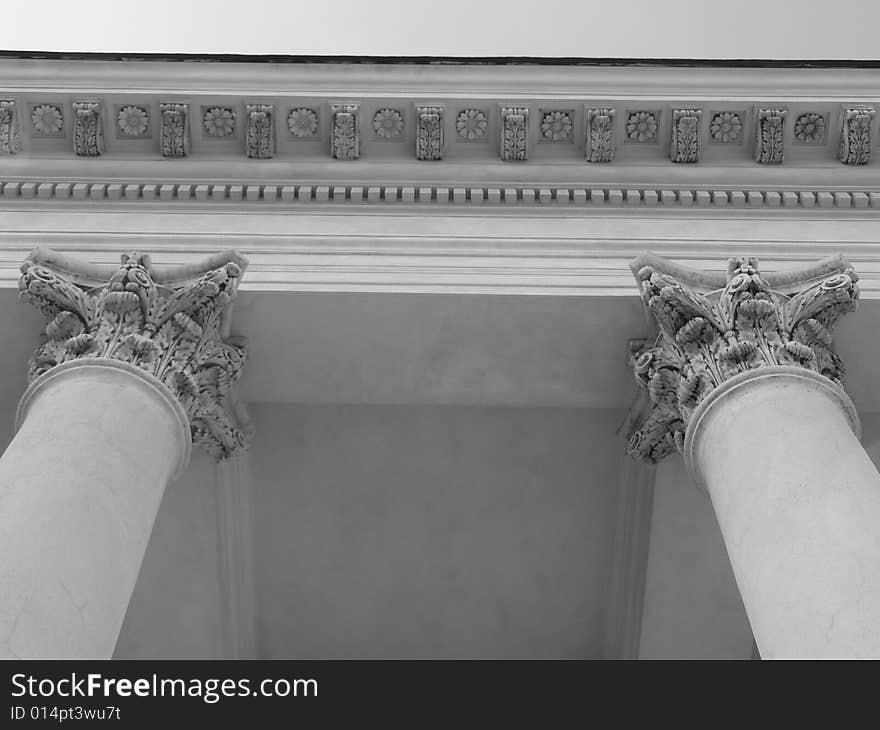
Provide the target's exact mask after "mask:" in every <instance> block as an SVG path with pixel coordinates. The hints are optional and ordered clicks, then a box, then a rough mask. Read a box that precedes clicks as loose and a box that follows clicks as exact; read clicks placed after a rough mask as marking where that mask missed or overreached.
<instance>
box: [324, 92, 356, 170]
mask: <svg viewBox="0 0 880 730" xmlns="http://www.w3.org/2000/svg"><path fill="white" fill-rule="evenodd" d="M330 127H331V134H330V154H331V156H332V157H335V158H336V159H337V160H356V159H358V157H360V152H361V149H360V145H361V128H360V110H359V108H358V105H357V104H341V105H334V106H332V107H331V108H330Z"/></svg>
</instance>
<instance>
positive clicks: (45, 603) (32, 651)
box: [0, 359, 191, 658]
mask: <svg viewBox="0 0 880 730" xmlns="http://www.w3.org/2000/svg"><path fill="white" fill-rule="evenodd" d="M19 422H20V425H19V429H18V432H17V433H16V435H15V438H14V439H13V440H12V443H11V444H10V445H9V447H8V448H7V449H6V452H5V453H4V454H3V457H2V459H0V555H2V556H3V559H2V560H0V591H2V600H0V609H2V614H0V626H3V627H4V629H3V632H4V633H3V638H4V642H3V644H2V645H0V656H2V657H4V658H10V657H28V658H52V657H97V658H110V656H111V655H112V653H113V647H114V646H115V645H116V639H117V637H118V635H119V629H120V627H121V625H122V620H123V618H124V616H125V611H126V608H127V607H128V601H129V598H130V597H131V593H132V590H133V589H134V584H135V581H136V580H137V576H138V571H139V570H140V565H141V561H142V559H143V555H144V550H145V549H146V546H147V541H148V540H149V538H150V532H151V530H152V527H153V522H154V520H155V518H156V512H157V511H158V509H159V503H160V501H161V499H162V494H163V492H164V491H165V487H166V485H167V484H168V483H169V481H171V480H173V479H174V478H175V477H176V476H177V475H178V474H179V473H180V472H181V471H182V470H183V468H184V467H185V466H186V464H187V462H188V460H189V452H190V448H191V447H190V434H189V423H188V421H187V417H186V413H185V412H184V410H183V408H182V407H181V405H180V404H179V403H178V402H177V400H176V399H175V398H174V397H173V396H172V395H171V393H170V392H169V391H168V389H167V388H166V387H165V386H164V385H162V383H160V382H159V381H158V380H156V378H155V377H153V376H151V375H148V374H147V373H144V372H143V371H142V370H139V369H138V368H136V367H135V366H134V365H130V364H128V363H123V362H117V361H113V360H97V359H96V360H92V361H89V360H74V361H71V362H68V363H64V364H62V365H58V366H57V367H55V368H53V369H52V370H50V371H48V372H47V373H45V374H44V375H42V376H41V377H40V378H38V379H37V380H35V381H34V383H33V384H32V385H31V386H30V387H29V388H28V390H27V392H26V393H25V395H24V397H23V399H22V401H21V406H20V408H19Z"/></svg>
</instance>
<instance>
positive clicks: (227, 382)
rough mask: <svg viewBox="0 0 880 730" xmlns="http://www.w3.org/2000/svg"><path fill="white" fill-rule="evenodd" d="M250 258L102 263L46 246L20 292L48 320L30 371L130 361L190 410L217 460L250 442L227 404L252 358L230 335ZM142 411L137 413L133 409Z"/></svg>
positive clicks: (32, 259) (33, 374) (26, 269)
mask: <svg viewBox="0 0 880 730" xmlns="http://www.w3.org/2000/svg"><path fill="white" fill-rule="evenodd" d="M246 266H247V261H246V260H245V259H244V258H243V257H241V256H239V255H238V254H237V253H235V252H233V251H227V252H225V253H221V254H217V255H215V256H212V257H210V258H208V259H206V260H205V261H203V262H202V263H200V264H198V265H191V266H174V267H163V268H161V269H160V268H159V267H156V268H155V269H154V268H153V267H152V265H151V264H150V259H149V256H146V255H141V254H137V253H133V254H130V255H123V256H122V263H121V265H120V266H119V267H113V266H96V265H93V264H86V263H84V262H81V261H77V260H76V259H72V258H68V257H66V256H64V255H62V254H59V253H56V252H54V251H50V250H48V249H43V248H38V249H35V250H34V251H33V253H31V255H30V256H29V257H28V259H27V261H25V263H24V264H23V265H22V267H21V278H20V279H19V283H18V287H19V290H20V295H21V298H22V299H23V300H25V301H27V302H29V303H31V304H33V305H34V306H36V307H37V308H38V309H39V310H40V311H41V312H43V314H45V315H46V318H47V319H48V322H49V323H48V325H47V327H46V330H45V335H46V337H45V341H44V342H43V344H42V345H40V346H39V347H38V348H37V350H36V351H35V352H34V354H33V356H32V357H31V360H30V367H29V370H28V378H29V380H30V381H33V380H35V379H36V378H38V377H40V375H42V374H43V373H45V372H47V371H49V370H51V369H52V368H53V367H55V366H56V365H59V364H61V363H63V362H69V361H71V360H78V359H84V358H108V359H111V360H119V361H123V362H127V363H130V364H132V365H134V366H136V367H139V368H142V369H143V370H144V371H145V372H147V373H149V374H150V375H152V376H154V377H156V378H157V379H158V380H159V381H160V382H162V383H163V384H164V385H165V386H166V387H167V388H168V389H169V390H170V391H171V393H172V394H173V395H174V396H175V397H176V398H177V400H178V401H179V402H180V404H181V405H182V406H183V409H184V411H186V414H187V417H188V419H189V423H190V428H191V431H192V440H193V443H194V444H199V445H201V446H202V447H204V448H205V449H206V450H207V451H209V452H210V453H211V454H213V455H214V456H216V457H217V458H218V459H224V458H226V457H228V456H230V455H232V454H234V453H235V452H236V451H238V450H241V449H243V448H246V446H247V439H248V435H247V429H245V428H242V427H241V426H240V425H239V423H238V422H237V421H236V419H235V417H234V416H233V415H232V409H230V407H229V403H228V396H229V388H230V386H231V385H232V383H234V382H235V380H236V379H237V378H238V377H239V375H240V374H241V370H242V366H243V365H244V361H245V358H246V354H247V353H246V349H245V347H244V345H243V343H242V342H236V341H233V340H231V339H227V338H226V331H227V329H228V322H229V315H230V310H231V305H232V301H233V299H234V298H235V295H236V291H237V289H238V282H239V280H240V279H241V276H242V273H243V271H244V268H245V267H246ZM132 417H133V418H136V417H137V416H136V414H132Z"/></svg>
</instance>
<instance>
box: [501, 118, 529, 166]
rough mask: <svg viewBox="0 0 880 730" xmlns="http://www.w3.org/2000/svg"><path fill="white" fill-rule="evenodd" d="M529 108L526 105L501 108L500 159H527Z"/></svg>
mask: <svg viewBox="0 0 880 730" xmlns="http://www.w3.org/2000/svg"><path fill="white" fill-rule="evenodd" d="M528 129H529V110H528V107H502V108H501V140H500V147H501V149H500V153H501V159H502V160H507V161H513V160H527V159H528V157H529V145H528Z"/></svg>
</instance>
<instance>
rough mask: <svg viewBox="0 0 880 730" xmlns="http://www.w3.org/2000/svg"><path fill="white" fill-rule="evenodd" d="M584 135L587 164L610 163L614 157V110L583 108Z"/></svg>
mask: <svg viewBox="0 0 880 730" xmlns="http://www.w3.org/2000/svg"><path fill="white" fill-rule="evenodd" d="M584 110H585V112H586V120H587V123H586V134H585V135H584V154H585V156H586V158H587V162H611V158H612V157H613V156H614V109H606V108H590V107H584Z"/></svg>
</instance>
